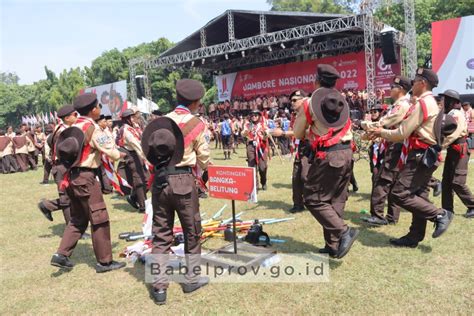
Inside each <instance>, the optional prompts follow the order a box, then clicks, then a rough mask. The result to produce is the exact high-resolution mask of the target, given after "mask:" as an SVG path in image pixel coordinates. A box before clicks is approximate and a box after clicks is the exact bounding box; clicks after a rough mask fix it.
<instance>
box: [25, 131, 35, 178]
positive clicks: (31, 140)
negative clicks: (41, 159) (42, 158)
mask: <svg viewBox="0 0 474 316" xmlns="http://www.w3.org/2000/svg"><path fill="white" fill-rule="evenodd" d="M25 136H26V139H27V146H28V164H29V165H30V168H31V170H36V169H38V151H37V150H36V146H35V136H34V132H33V131H31V128H30V127H27V128H26V130H25Z"/></svg>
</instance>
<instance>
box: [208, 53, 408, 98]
mask: <svg viewBox="0 0 474 316" xmlns="http://www.w3.org/2000/svg"><path fill="white" fill-rule="evenodd" d="M375 63H376V65H375V68H376V71H375V86H376V88H377V89H384V90H388V89H390V83H391V80H392V79H393V77H394V76H395V75H396V74H400V73H401V67H400V64H399V63H398V64H394V65H385V64H384V63H383V57H382V54H381V50H380V49H377V50H376V52H375ZM318 64H330V65H332V66H334V67H335V68H336V69H337V70H338V71H339V73H340V75H341V78H340V79H339V80H338V81H337V85H336V88H337V89H340V90H342V89H356V90H363V89H365V88H366V79H365V78H366V75H365V56H364V52H359V53H350V54H344V55H340V56H331V57H324V58H319V59H313V60H307V61H303V62H295V63H289V64H282V65H276V66H271V67H264V68H256V69H250V70H244V71H239V72H234V73H229V74H225V75H221V76H217V81H216V83H217V89H218V94H219V100H221V101H223V100H230V99H231V98H233V97H236V96H242V97H253V96H257V95H281V94H289V93H291V92H292V91H293V90H295V89H303V90H305V91H307V92H311V91H313V90H314V81H315V76H316V67H317V65H318Z"/></svg>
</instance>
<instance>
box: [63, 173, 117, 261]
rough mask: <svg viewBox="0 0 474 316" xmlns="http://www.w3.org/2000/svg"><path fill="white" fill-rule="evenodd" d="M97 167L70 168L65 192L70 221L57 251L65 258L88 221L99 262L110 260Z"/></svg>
mask: <svg viewBox="0 0 474 316" xmlns="http://www.w3.org/2000/svg"><path fill="white" fill-rule="evenodd" d="M97 172H98V171H97V169H86V168H73V169H72V170H71V179H70V184H69V187H68V188H67V190H66V192H67V194H68V196H69V198H70V200H71V220H70V222H69V224H68V225H67V226H66V228H65V230H64V235H63V238H62V239H61V244H60V245H59V249H58V251H57V253H58V254H62V255H64V256H67V257H69V256H70V255H71V254H72V252H73V250H74V248H75V247H76V244H77V242H78V241H79V239H80V238H81V236H82V234H83V233H84V232H85V231H86V229H87V226H88V224H89V221H90V222H91V233H92V246H93V247H94V253H95V257H96V259H97V262H99V263H103V264H105V263H109V262H111V261H112V244H111V241H110V222H109V214H108V213H107V208H106V205H105V202H104V198H103V196H102V192H101V189H100V183H99V182H98V181H97V180H96V175H97Z"/></svg>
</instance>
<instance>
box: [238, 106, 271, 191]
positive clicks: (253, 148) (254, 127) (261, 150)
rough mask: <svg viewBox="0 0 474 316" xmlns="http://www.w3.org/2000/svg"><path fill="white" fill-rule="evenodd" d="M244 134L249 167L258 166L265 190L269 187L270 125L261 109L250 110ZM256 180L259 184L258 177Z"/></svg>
mask: <svg viewBox="0 0 474 316" xmlns="http://www.w3.org/2000/svg"><path fill="white" fill-rule="evenodd" d="M242 136H243V137H245V138H246V139H247V164H248V166H249V167H253V168H256V170H257V171H258V176H260V183H261V184H262V190H264V191H265V190H266V189H267V168H268V164H267V156H268V148H267V147H268V146H267V139H268V127H267V124H266V123H265V121H264V120H263V119H262V113H260V111H259V110H253V111H252V112H250V120H249V122H247V123H245V124H244V130H243V131H242ZM256 174H257V172H256ZM255 182H256V183H257V184H258V177H257V181H255Z"/></svg>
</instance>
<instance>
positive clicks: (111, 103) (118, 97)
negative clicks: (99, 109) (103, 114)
mask: <svg viewBox="0 0 474 316" xmlns="http://www.w3.org/2000/svg"><path fill="white" fill-rule="evenodd" d="M82 92H83V93H84V92H93V93H95V94H97V99H98V100H99V102H100V103H101V104H102V106H104V105H106V106H108V108H109V109H110V112H111V113H112V119H113V120H119V119H120V113H122V112H123V111H124V110H125V109H127V81H126V80H122V81H117V82H113V83H109V84H104V85H101V86H96V87H90V88H85V89H84V90H83V91H82Z"/></svg>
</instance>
